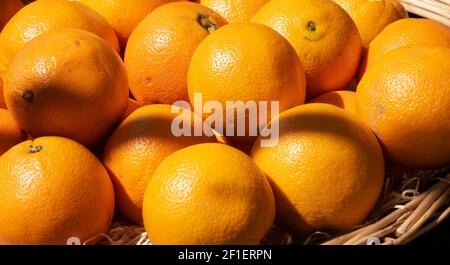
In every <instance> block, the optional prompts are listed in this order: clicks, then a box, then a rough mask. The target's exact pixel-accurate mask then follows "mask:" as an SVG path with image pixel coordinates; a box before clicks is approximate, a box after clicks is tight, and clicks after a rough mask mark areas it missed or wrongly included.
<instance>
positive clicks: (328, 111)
mask: <svg viewBox="0 0 450 265" xmlns="http://www.w3.org/2000/svg"><path fill="white" fill-rule="evenodd" d="M278 121H279V126H280V127H279V128H280V137H279V143H278V145H276V146H275V147H270V148H267V147H261V142H260V140H261V139H258V141H257V142H256V143H255V146H254V148H253V150H252V157H253V159H254V161H255V162H256V163H257V164H258V166H259V167H260V168H261V169H262V170H263V171H264V172H265V173H266V174H267V176H268V177H269V178H270V180H271V184H272V189H273V190H274V193H275V199H276V205H277V218H276V223H278V224H279V225H280V226H281V227H282V228H284V229H286V230H288V231H290V232H291V233H292V234H293V235H296V236H300V237H305V236H309V235H310V234H311V233H312V232H315V231H318V230H324V229H326V230H331V231H338V232H345V231H348V230H350V229H351V228H353V227H354V226H355V225H359V224H362V223H363V222H364V220H365V219H366V218H367V216H368V215H369V213H370V211H371V210H372V208H373V207H374V205H375V203H376V202H377V200H378V197H379V196H380V194H381V190H382V186H383V181H384V159H383V154H382V151H381V148H380V146H379V144H378V142H377V139H376V137H375V135H373V134H372V132H371V131H370V129H369V128H368V127H367V126H366V125H365V124H363V123H362V122H360V121H359V120H357V119H356V117H355V116H354V115H351V114H349V113H348V112H346V111H344V110H342V109H340V108H338V107H335V106H332V105H329V104H306V105H303V106H299V107H296V108H292V109H290V110H287V111H285V112H283V113H281V114H280V116H279V117H278Z"/></svg>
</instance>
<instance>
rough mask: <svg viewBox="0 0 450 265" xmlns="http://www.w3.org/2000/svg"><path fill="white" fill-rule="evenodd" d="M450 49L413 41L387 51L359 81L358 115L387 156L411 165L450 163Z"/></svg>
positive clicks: (433, 165)
mask: <svg viewBox="0 0 450 265" xmlns="http://www.w3.org/2000/svg"><path fill="white" fill-rule="evenodd" d="M449 73H450V48H445V47H438V46H416V45H410V46H405V47H401V48H398V49H396V50H394V51H391V52H389V53H388V54H386V55H385V56H384V57H383V58H381V59H380V60H378V61H377V62H376V63H375V64H374V65H373V66H372V67H371V68H369V69H368V71H367V72H366V74H365V75H364V77H363V79H362V80H361V82H360V83H359V85H358V88H357V92H356V106H357V111H358V115H359V116H360V117H361V119H362V120H363V121H365V122H366V123H367V124H369V125H370V127H371V128H372V130H373V131H374V132H375V133H376V134H377V136H378V138H379V139H380V140H381V142H382V144H383V147H384V150H385V152H386V153H387V154H388V156H389V157H390V158H391V159H392V160H394V161H395V162H398V163H400V164H403V165H405V166H408V167H412V168H421V169H423V168H425V169H428V168H438V167H441V166H445V165H448V164H449V163H450V142H449V140H448V137H449V135H450V123H449V122H448V121H449V120H450V96H449V95H450V93H449V92H450V78H449Z"/></svg>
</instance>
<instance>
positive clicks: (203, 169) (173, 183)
mask: <svg viewBox="0 0 450 265" xmlns="http://www.w3.org/2000/svg"><path fill="white" fill-rule="evenodd" d="M143 212H144V224H145V228H146V230H147V233H148V235H149V238H150V240H151V241H152V243H153V244H156V245H185V244H186V245H198V244H217V245H219V244H223V245H236V244H240V245H243V244H254V245H256V244H259V243H260V242H261V240H262V239H263V237H264V235H265V234H266V233H267V232H268V230H269V229H270V227H271V226H272V223H273V220H274V217H275V202H274V197H273V193H272V190H271V188H270V185H269V183H268V181H267V179H266V177H265V176H264V174H263V172H262V171H261V170H260V169H259V168H258V166H257V165H256V164H255V163H254V162H253V161H252V160H251V158H250V157H248V156H247V155H246V154H244V153H242V152H241V151H239V150H237V149H234V148H232V147H230V146H227V145H224V144H200V145H194V146H191V147H188V148H185V149H182V150H180V151H177V152H175V153H174V154H172V155H171V156H169V157H167V158H166V159H165V160H164V161H163V162H162V163H161V164H160V166H159V167H158V169H157V170H156V171H155V173H154V174H153V176H152V178H151V179H150V181H149V183H148V186H147V189H146V191H145V198H144V211H143Z"/></svg>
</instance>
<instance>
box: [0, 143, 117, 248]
mask: <svg viewBox="0 0 450 265" xmlns="http://www.w3.org/2000/svg"><path fill="white" fill-rule="evenodd" d="M0 175H1V176H2V177H1V178H0V200H1V201H2V203H1V204H0V243H1V244H66V241H67V239H69V238H70V237H78V238H80V240H81V242H85V241H86V240H88V239H90V238H92V237H95V236H97V235H99V234H100V233H106V232H107V230H108V229H109V225H110V224H111V221H112V217H113V214H114V192H113V187H112V184H111V180H110V178H109V176H108V173H107V172H106V170H105V168H104V167H103V165H102V164H101V163H100V161H98V160H97V158H96V157H95V156H94V155H93V154H91V153H90V152H89V151H88V150H87V149H86V148H84V147H83V146H82V145H80V144H78V143H76V142H74V141H71V140H69V139H65V138H61V137H42V138H37V139H35V140H34V141H26V142H23V143H21V144H19V145H16V146H15V147H13V148H12V149H10V150H9V151H8V152H6V153H5V154H4V155H3V156H1V157H0Z"/></svg>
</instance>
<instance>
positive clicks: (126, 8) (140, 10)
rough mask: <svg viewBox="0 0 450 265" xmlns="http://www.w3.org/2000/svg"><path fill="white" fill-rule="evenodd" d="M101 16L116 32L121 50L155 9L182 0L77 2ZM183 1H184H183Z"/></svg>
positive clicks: (93, 0)
mask: <svg viewBox="0 0 450 265" xmlns="http://www.w3.org/2000/svg"><path fill="white" fill-rule="evenodd" d="M78 1H80V2H81V3H83V4H85V5H87V6H89V7H90V8H92V9H94V10H95V11H97V12H98V13H99V14H100V15H102V16H103V17H104V18H105V19H106V20H107V21H108V22H109V24H111V26H112V27H113V28H114V30H115V31H116V34H117V37H118V39H119V42H120V46H121V47H122V49H124V48H125V46H126V43H127V40H128V37H129V36H130V34H131V32H133V30H134V29H135V28H136V26H137V25H138V24H139V22H141V21H142V20H143V19H144V18H145V17H146V16H147V15H148V14H150V13H151V12H152V11H153V10H155V9H156V8H157V7H159V6H161V5H164V4H167V3H171V2H177V1H183V0H78ZM184 1H185V0H184Z"/></svg>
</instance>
